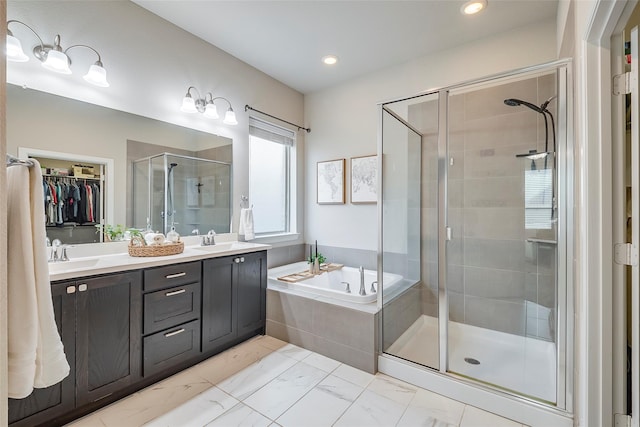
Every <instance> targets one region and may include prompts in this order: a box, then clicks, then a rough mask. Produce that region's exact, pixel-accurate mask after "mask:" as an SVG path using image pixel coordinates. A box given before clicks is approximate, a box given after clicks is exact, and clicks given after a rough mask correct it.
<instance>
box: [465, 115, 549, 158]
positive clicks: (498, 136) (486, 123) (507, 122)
mask: <svg viewBox="0 0 640 427" xmlns="http://www.w3.org/2000/svg"><path fill="white" fill-rule="evenodd" d="M523 110H524V109H523ZM538 116H540V114H537V113H534V112H532V111H530V110H526V111H522V112H517V113H513V114H505V115H502V116H496V117H491V118H486V119H482V120H474V121H470V122H466V129H465V131H466V132H467V135H466V138H465V150H467V151H468V150H478V149H480V150H482V149H489V148H498V147H509V146H513V145H514V142H515V143H517V144H526V145H527V146H528V147H529V149H533V148H535V147H536V142H537V141H538ZM525 152H526V151H525ZM515 160H516V159H515V158H513V159H511V161H512V162H514V161H515Z"/></svg>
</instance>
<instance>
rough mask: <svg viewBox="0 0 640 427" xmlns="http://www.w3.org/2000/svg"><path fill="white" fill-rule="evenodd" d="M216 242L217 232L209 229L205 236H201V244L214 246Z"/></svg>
mask: <svg viewBox="0 0 640 427" xmlns="http://www.w3.org/2000/svg"><path fill="white" fill-rule="evenodd" d="M215 244H216V232H215V231H213V230H209V232H208V233H207V234H205V235H203V236H200V246H213V245H215Z"/></svg>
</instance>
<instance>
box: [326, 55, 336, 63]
mask: <svg viewBox="0 0 640 427" xmlns="http://www.w3.org/2000/svg"><path fill="white" fill-rule="evenodd" d="M322 62H324V63H325V64H327V65H335V63H336V62H338V57H337V56H335V55H327V56H323V57H322Z"/></svg>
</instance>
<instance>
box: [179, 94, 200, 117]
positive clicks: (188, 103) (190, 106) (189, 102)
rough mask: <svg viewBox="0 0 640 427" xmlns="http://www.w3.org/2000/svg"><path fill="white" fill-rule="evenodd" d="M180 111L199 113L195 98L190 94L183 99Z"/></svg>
mask: <svg viewBox="0 0 640 427" xmlns="http://www.w3.org/2000/svg"><path fill="white" fill-rule="evenodd" d="M180 111H182V112H184V113H197V112H198V109H197V108H196V102H195V101H194V100H193V98H192V97H191V96H190V95H188V96H185V97H184V98H183V99H182V107H180Z"/></svg>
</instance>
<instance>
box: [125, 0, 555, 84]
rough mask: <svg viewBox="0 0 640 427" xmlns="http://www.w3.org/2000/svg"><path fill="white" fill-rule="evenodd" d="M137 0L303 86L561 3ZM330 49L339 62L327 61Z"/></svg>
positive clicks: (473, 35)
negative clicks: (475, 5) (466, 10)
mask: <svg viewBox="0 0 640 427" xmlns="http://www.w3.org/2000/svg"><path fill="white" fill-rule="evenodd" d="M134 2H135V3H137V4H138V5H140V6H142V7H143V8H145V9H147V10H149V11H151V12H153V13H155V14H157V15H159V16H160V17H162V18H164V19H166V20H167V21H170V22H172V23H174V24H175V25H177V26H179V27H181V28H182V29H184V30H186V31H188V32H190V33H192V34H194V35H195V36H197V37H200V38H201V39H203V40H205V41H207V42H209V43H211V44H213V45H215V46H217V47H219V48H220V49H222V50H224V51H226V52H228V53H229V54H231V55H233V56H235V57H237V58H238V59H240V60H242V61H244V62H246V63H247V64H250V65H252V66H253V67H255V68H257V69H259V70H261V71H262V72H264V73H266V74H268V75H270V76H271V77H273V78H275V79H277V80H279V81H281V82H283V83H285V84H286V85H288V86H290V87H292V88H294V89H296V90H298V91H300V92H302V93H310V92H314V91H317V90H321V89H325V88H327V87H330V86H334V85H337V84H340V83H342V82H344V81H347V80H349V79H352V78H355V77H358V76H361V75H364V74H367V73H370V72H372V71H375V70H379V69H382V68H386V67H389V66H392V65H395V64H400V63H403V62H407V61H410V60H412V59H414V58H419V57H423V56H425V55H428V54H430V53H433V52H437V51H440V50H445V49H453V48H455V46H457V45H460V44H464V43H467V42H470V41H473V40H475V39H479V38H483V37H487V36H490V35H492V34H497V33H501V32H504V31H507V30H512V29H516V28H518V27H522V26H525V25H530V24H533V23H535V22H538V21H542V20H547V19H553V17H554V16H555V14H556V10H557V5H558V0H488V2H489V4H488V7H487V9H486V10H484V11H483V12H481V13H479V14H478V15H474V16H463V15H462V14H461V13H460V7H461V6H462V4H464V3H465V1H463V0H422V1H404V0H390V1H389V0H386V1H373V0H361V1H337V0H334V1H317V0H293V1H272V0H259V1H256V0H253V1H237V0H236V1H206V0H199V1H192V0H181V1H177V0H173V1H160V0H134ZM522 48H523V49H527V46H522ZM327 54H334V55H337V56H338V58H339V62H338V64H337V65H335V66H333V67H329V66H327V65H324V64H323V63H322V62H321V58H322V57H323V56H324V55H327Z"/></svg>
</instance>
